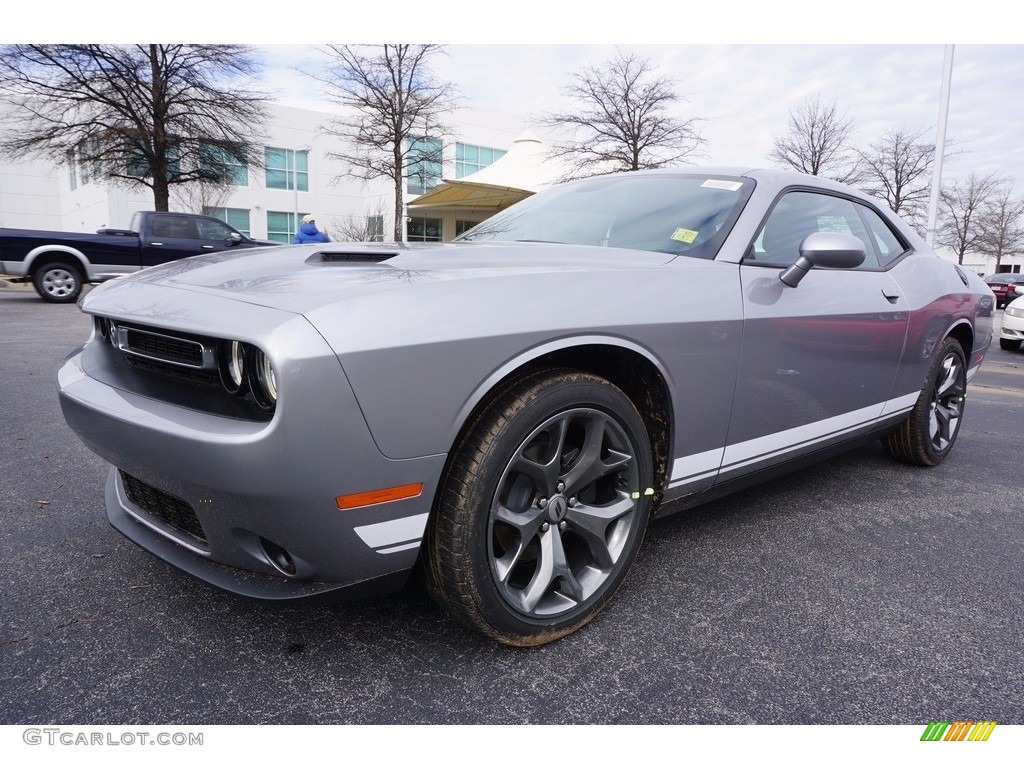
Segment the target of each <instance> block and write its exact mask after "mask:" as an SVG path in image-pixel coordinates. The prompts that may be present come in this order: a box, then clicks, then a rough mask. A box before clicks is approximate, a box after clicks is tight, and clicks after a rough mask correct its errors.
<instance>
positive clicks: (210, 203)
mask: <svg viewBox="0 0 1024 768" xmlns="http://www.w3.org/2000/svg"><path fill="white" fill-rule="evenodd" d="M232 192H234V186H233V185H232V184H230V183H228V182H222V181H207V180H204V179H198V180H196V181H194V182H192V183H191V184H176V185H175V186H174V189H173V190H172V191H171V198H170V199H171V202H172V203H173V204H174V209H175V210H177V211H184V212H186V213H206V211H207V210H208V209H210V208H223V207H225V206H226V205H227V202H228V200H230V199H231V194H232Z"/></svg>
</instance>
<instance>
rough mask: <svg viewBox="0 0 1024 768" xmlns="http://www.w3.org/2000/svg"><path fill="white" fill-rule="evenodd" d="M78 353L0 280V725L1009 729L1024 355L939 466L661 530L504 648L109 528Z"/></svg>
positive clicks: (862, 468) (798, 490) (759, 491)
mask: <svg viewBox="0 0 1024 768" xmlns="http://www.w3.org/2000/svg"><path fill="white" fill-rule="evenodd" d="M87 333H88V322H87V320H86V318H85V317H84V316H83V315H81V314H80V313H79V311H78V309H77V308H76V307H75V306H61V305H50V304H45V303H43V302H42V301H41V300H39V299H38V298H37V297H36V295H35V294H34V293H33V292H31V291H26V290H21V289H17V290H16V289H10V288H0V420H2V429H0V461H2V463H0V525H2V529H3V532H2V535H0V562H2V563H3V565H4V573H3V575H2V576H0V583H2V584H3V601H2V606H0V611H2V615H0V679H2V680H3V681H4V684H3V685H2V686H0V721H2V722H3V723H7V724H12V723H23V724H45V723H88V724H132V723H177V724H182V725H187V724H219V723H239V724H261V723H282V724H288V723H311V724H316V723H344V724H356V723H360V724H395V723H426V724H437V723H464V724H470V723H472V724H477V723H480V724H523V723H551V724H561V723H565V724H583V723H597V724H615V723H634V724H647V723H670V724H688V723H694V724H707V723H723V724H733V723H762V724H784V723H806V724H847V723H871V724H896V723H904V724H916V723H920V724H922V726H923V725H924V724H926V723H927V722H928V721H929V720H935V719H944V720H953V719H968V720H982V719H985V720H996V721H998V722H999V723H1001V724H1002V723H1018V724H1020V723H1024V622H1022V621H1021V616H1022V615H1024V605H1022V603H1024V568H1022V566H1021V544H1022V542H1024V520H1022V515H1021V509H1022V507H1024V504H1022V502H1021V499H1022V494H1024V490H1022V475H1021V469H1020V466H1021V462H1020V457H1021V448H1020V428H1021V425H1022V424H1024V353H1008V352H1003V351H1001V350H1000V349H999V348H998V344H997V345H996V346H995V348H994V349H993V350H992V352H991V356H990V359H989V361H988V362H987V363H986V366H985V368H984V369H983V371H982V373H981V374H980V375H979V376H978V378H977V379H976V380H975V382H974V384H973V385H972V386H971V388H970V391H969V400H968V411H967V413H966V417H965V423H964V425H963V428H962V430H961V432H960V436H959V440H958V444H957V446H956V449H955V450H954V453H953V454H952V456H951V457H950V459H949V460H948V461H947V462H946V463H945V464H943V465H942V466H941V467H939V468H936V469H932V470H922V469H916V468H910V467H905V466H901V465H897V464H894V463H892V462H891V461H890V460H889V459H888V458H887V457H886V456H885V454H884V453H883V451H882V449H881V447H880V446H879V445H877V444H875V445H871V446H868V447H865V448H862V449H860V450H857V451H855V452H853V453H850V454H848V455H846V456H844V457H842V458H840V459H837V460H833V461H830V462H828V463H825V464H821V465H819V466H816V467H814V468H812V469H809V470H805V471H802V472H800V473H798V474H795V475H791V476H789V477H787V478H784V479H780V480H777V481H774V482H771V483H769V484H766V485H762V486H760V487H758V488H755V489H751V490H749V491H746V492H743V493H740V494H737V495H734V496H732V497H730V498H727V499H723V500H721V501H718V502H715V503H712V504H710V505H707V506H705V507H702V508H700V509H698V510H694V511H692V512H689V513H687V514H685V515H683V516H677V517H675V518H671V519H668V520H665V521H661V522H657V523H655V524H654V525H653V526H652V527H651V529H650V531H649V533H648V536H647V540H646V542H645V544H644V546H643V548H642V549H641V552H640V556H639V559H638V561H637V563H636V565H635V567H634V569H633V571H632V573H631V574H630V576H629V578H628V579H627V581H626V583H625V585H624V587H623V588H622V590H621V591H620V593H619V595H618V597H617V598H616V600H615V602H614V603H613V604H612V605H611V606H610V607H609V608H608V609H607V610H606V611H605V612H604V613H603V614H602V615H601V616H600V617H599V618H598V619H597V620H596V621H595V622H594V623H593V624H591V625H590V626H589V627H587V628H586V629H584V630H583V631H581V632H579V633H577V634H575V635H573V636H571V637H569V638H567V639H565V640H563V641H561V642H558V643H556V644H554V645H551V646H547V647H544V648H541V649H537V650H530V651H522V650H512V649H508V648H504V647H501V646H498V645H495V644H493V643H491V642H490V641H487V640H485V639H482V638H481V637H478V636H477V635H475V634H472V633H470V632H468V631H465V630H463V629H462V628H461V627H459V626H457V625H455V624H454V623H452V622H451V621H450V620H448V619H447V618H446V617H445V616H444V615H443V614H442V613H441V612H440V611H439V610H438V609H436V608H435V607H434V606H433V604H432V603H431V602H430V601H429V599H428V598H427V597H426V596H425V595H424V594H423V593H422V592H420V591H419V590H417V589H415V588H411V589H408V590H406V591H405V592H403V593H400V594H398V595H394V596H390V597H386V598H380V599H376V600H372V601H363V602H358V603H351V604H345V605H339V606H323V607H299V606H292V607H288V606H274V605H264V604H259V603H254V602H249V601H245V600H242V599H238V598H235V597H232V596H229V595H227V594H223V593H221V592H218V591H214V590H213V589H211V588H208V587H206V586H204V585H203V584H201V583H198V582H196V581H194V580H192V579H190V578H188V577H186V576H184V575H182V574H180V573H179V572H177V571H176V570H174V569H173V568H171V567H170V566H168V565H165V564H164V563H162V562H160V561H158V560H156V559H155V558H153V557H151V556H149V555H148V554H146V553H144V552H143V551H141V550H140V549H138V548H137V547H136V546H135V545H134V544H132V543H130V542H129V541H128V540H127V539H125V538H123V537H122V536H121V535H120V534H118V533H116V532H115V531H114V530H113V529H112V528H111V527H110V526H109V525H108V524H107V521H106V516H105V513H104V511H103V507H102V489H103V483H104V480H105V477H106V473H107V467H106V465H105V464H104V463H103V462H102V461H100V460H99V459H98V458H96V457H95V456H94V455H93V454H91V453H90V452H89V451H88V450H87V449H86V448H85V447H84V446H83V445H82V444H81V443H80V442H79V441H78V440H77V438H76V437H75V436H74V434H73V433H72V432H71V431H70V430H69V429H68V428H67V427H66V426H65V424H64V421H63V418H62V416H61V413H60V408H59V405H58V403H57V398H56V386H55V376H56V371H57V368H58V367H59V366H60V364H61V361H62V360H63V358H64V357H65V356H66V355H67V354H68V353H70V352H71V351H72V350H73V349H74V348H75V347H76V346H78V345H79V344H81V343H82V341H84V339H85V337H86V335H87Z"/></svg>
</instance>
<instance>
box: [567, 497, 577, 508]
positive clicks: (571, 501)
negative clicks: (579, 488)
mask: <svg viewBox="0 0 1024 768" xmlns="http://www.w3.org/2000/svg"><path fill="white" fill-rule="evenodd" d="M569 506H570V507H575V506H576V497H575V496H570V497H569Z"/></svg>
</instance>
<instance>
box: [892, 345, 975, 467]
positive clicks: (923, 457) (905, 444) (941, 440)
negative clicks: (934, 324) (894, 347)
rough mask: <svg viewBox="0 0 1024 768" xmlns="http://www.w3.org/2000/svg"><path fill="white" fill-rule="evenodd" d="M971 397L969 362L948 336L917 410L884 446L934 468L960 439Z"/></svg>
mask: <svg viewBox="0 0 1024 768" xmlns="http://www.w3.org/2000/svg"><path fill="white" fill-rule="evenodd" d="M966 397H967V363H966V358H965V357H964V351H963V348H962V347H961V346H960V342H958V341H957V340H956V339H954V338H947V339H945V340H944V341H943V342H942V344H941V345H940V347H939V350H938V353H937V354H936V355H935V358H934V360H933V361H932V367H931V369H930V370H929V372H928V379H927V381H925V384H924V387H922V389H921V394H920V395H919V396H918V398H917V403H916V404H915V405H914V409H913V410H912V411H911V412H910V415H908V416H907V418H906V420H905V421H904V422H903V423H902V424H901V425H900V426H899V429H897V430H896V431H895V432H893V433H892V434H891V435H889V436H888V437H886V438H885V440H884V445H885V447H886V450H887V451H888V452H889V455H890V456H892V457H893V458H894V459H896V460H898V461H902V462H906V463H908V464H918V465H920V466H925V467H934V466H936V465H938V464H941V463H942V462H943V461H944V460H945V458H946V456H948V455H949V452H950V451H951V450H952V448H953V443H954V442H956V436H957V434H958V433H959V432H960V421H961V419H962V418H963V410H964V402H965V400H966Z"/></svg>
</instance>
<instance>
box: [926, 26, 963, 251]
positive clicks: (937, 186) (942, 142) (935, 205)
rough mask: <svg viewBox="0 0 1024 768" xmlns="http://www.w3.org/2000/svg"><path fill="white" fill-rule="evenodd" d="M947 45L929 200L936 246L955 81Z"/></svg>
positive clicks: (931, 242)
mask: <svg viewBox="0 0 1024 768" xmlns="http://www.w3.org/2000/svg"><path fill="white" fill-rule="evenodd" d="M955 47H956V46H953V45H947V46H946V52H945V54H944V56H943V60H942V90H941V92H940V95H939V125H938V128H937V129H936V135H935V169H934V171H933V173H932V194H931V198H930V199H929V201H928V237H927V238H926V239H927V240H928V245H930V246H931V247H932V248H934V247H935V234H936V229H937V227H936V223H937V221H938V217H939V195H940V194H941V192H942V158H943V156H944V155H945V154H946V122H947V121H948V119H949V91H950V86H951V84H952V81H953V48H955Z"/></svg>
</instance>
